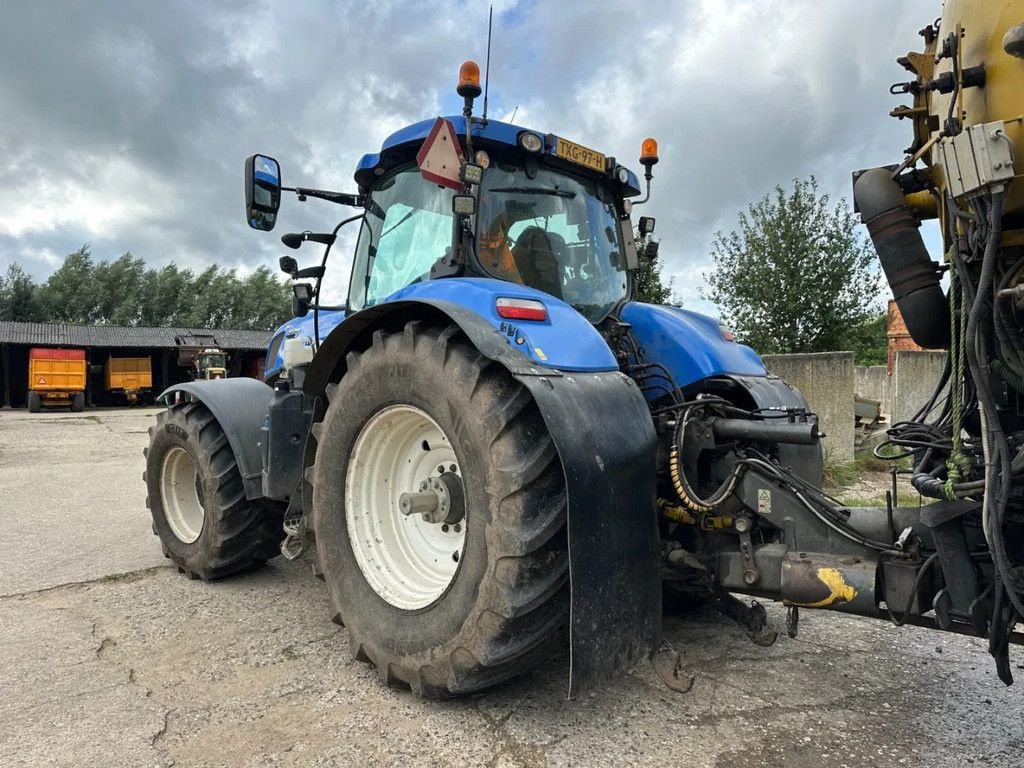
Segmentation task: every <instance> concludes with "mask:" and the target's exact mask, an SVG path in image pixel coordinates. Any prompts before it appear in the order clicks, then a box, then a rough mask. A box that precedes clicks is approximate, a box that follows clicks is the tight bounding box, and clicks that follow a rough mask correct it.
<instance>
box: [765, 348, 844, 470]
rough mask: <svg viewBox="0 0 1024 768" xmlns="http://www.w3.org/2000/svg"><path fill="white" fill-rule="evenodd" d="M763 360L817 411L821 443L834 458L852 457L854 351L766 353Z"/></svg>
mask: <svg viewBox="0 0 1024 768" xmlns="http://www.w3.org/2000/svg"><path fill="white" fill-rule="evenodd" d="M763 359H764V364H765V366H766V367H767V368H768V370H769V371H771V372H772V373H774V374H775V375H776V376H781V377H782V378H783V379H785V380H786V381H788V382H789V383H790V384H792V385H793V386H795V387H796V388H797V389H799V390H800V391H801V392H803V395H804V397H805V398H807V402H808V403H809V404H810V407H811V410H812V411H814V412H815V413H816V414H818V423H819V425H820V429H821V431H823V432H824V433H825V434H826V437H825V439H824V440H823V441H822V445H823V447H824V449H825V453H826V455H828V456H829V457H830V458H831V459H832V460H833V461H840V462H842V461H853V431H854V430H853V388H854V374H853V368H854V366H853V353H852V352H819V353H814V354H799V355H765V356H764V358H763Z"/></svg>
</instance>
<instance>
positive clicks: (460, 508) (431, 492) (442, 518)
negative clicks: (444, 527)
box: [398, 472, 466, 525]
mask: <svg viewBox="0 0 1024 768" xmlns="http://www.w3.org/2000/svg"><path fill="white" fill-rule="evenodd" d="M398 508H399V509H400V510H401V512H402V514H403V515H422V516H423V519H424V520H426V521H427V522H428V523H434V524H437V525H440V524H442V523H447V524H448V525H454V524H455V523H459V522H462V518H464V517H465V516H466V504H465V500H464V495H463V492H462V478H461V477H459V476H458V475H457V474H455V473H454V472H445V473H444V474H442V475H440V476H437V477H428V478H427V479H426V480H424V481H423V482H422V483H420V489H419V491H418V492H414V493H403V494H402V495H401V496H399V497H398Z"/></svg>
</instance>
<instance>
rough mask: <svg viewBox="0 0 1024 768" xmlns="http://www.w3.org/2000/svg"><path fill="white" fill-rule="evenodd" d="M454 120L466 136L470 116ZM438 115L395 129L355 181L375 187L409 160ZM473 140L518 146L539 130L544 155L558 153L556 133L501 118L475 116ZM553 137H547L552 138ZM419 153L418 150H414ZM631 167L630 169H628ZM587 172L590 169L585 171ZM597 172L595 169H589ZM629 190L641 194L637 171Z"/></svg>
mask: <svg viewBox="0 0 1024 768" xmlns="http://www.w3.org/2000/svg"><path fill="white" fill-rule="evenodd" d="M445 119H446V120H449V121H451V123H452V125H454V126H455V132H456V134H458V135H459V136H465V135H466V119H465V118H464V117H463V116H462V115H449V116H448V117H446V118H445ZM435 120H436V118H431V119H429V120H421V121H420V122H418V123H413V124H412V125H409V126H406V127H405V128H402V129H401V130H398V131H395V132H394V133H393V134H391V135H390V136H388V137H387V138H386V139H384V143H383V144H382V145H381V148H380V152H378V153H376V154H371V155H363V157H362V159H361V160H360V161H359V164H358V165H357V166H356V172H355V180H356V183H357V184H359V186H360V187H361V188H369V187H371V186H373V181H374V179H375V178H376V177H377V176H379V175H380V174H381V173H382V172H384V171H387V170H389V169H390V168H392V167H394V166H395V165H397V164H398V163H401V162H406V161H408V159H409V152H408V151H404V152H403V151H402V150H418V149H419V147H420V145H421V144H422V143H423V141H424V140H425V139H426V138H427V134H428V133H430V129H431V127H433V125H434V121H435ZM472 131H473V141H474V142H477V141H481V142H483V143H485V144H492V145H493V144H505V145H507V146H509V147H518V146H519V145H518V139H519V135H520V134H522V133H524V132H529V133H536V134H537V135H538V136H540V137H541V138H544V139H546V140H545V142H544V150H543V152H544V154H546V155H554V152H555V149H554V146H555V142H554V137H553V136H550V135H549V136H545V135H544V134H543V133H541V132H540V131H531V130H530V129H529V128H523V127H522V126H519V125H512V124H511V123H503V122H501V121H499V120H491V119H488V120H487V123H486V124H485V123H483V122H481V121H480V120H479V118H473V123H472ZM549 138H550V140H547V139H549ZM413 154H415V151H413ZM627 170H628V169H627ZM584 172H585V173H587V171H584ZM589 173H590V174H593V173H594V172H593V171H589ZM626 186H627V188H628V191H627V195H639V194H640V180H639V179H638V178H637V176H636V174H635V173H633V171H629V181H628V182H627V184H626Z"/></svg>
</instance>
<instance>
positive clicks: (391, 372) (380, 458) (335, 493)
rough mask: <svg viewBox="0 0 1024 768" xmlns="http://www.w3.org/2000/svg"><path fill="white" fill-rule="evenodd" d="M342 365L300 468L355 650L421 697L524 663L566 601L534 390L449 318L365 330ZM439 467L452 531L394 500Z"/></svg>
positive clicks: (549, 462)
mask: <svg viewBox="0 0 1024 768" xmlns="http://www.w3.org/2000/svg"><path fill="white" fill-rule="evenodd" d="M347 363H348V370H347V372H346V374H345V375H344V377H343V378H342V380H341V382H340V383H339V384H338V385H337V387H336V388H333V389H332V390H331V391H330V392H329V404H328V407H327V409H326V413H325V416H324V419H323V421H322V423H320V424H317V425H315V426H314V430H313V434H314V436H316V437H317V440H318V444H317V450H316V456H315V465H314V469H313V472H312V475H311V477H312V482H313V524H314V529H315V533H316V542H317V551H318V553H319V557H320V561H321V564H322V567H323V571H324V576H325V580H326V582H327V585H328V588H329V590H330V596H331V602H332V604H333V607H334V610H335V611H337V616H336V620H337V621H339V622H340V623H343V624H344V626H345V627H346V628H347V629H348V631H349V642H350V645H351V648H352V652H353V654H354V655H355V656H356V658H359V659H361V660H363V661H369V662H372V663H373V664H374V665H375V666H376V667H377V670H378V673H379V675H380V677H381V679H382V680H383V681H384V682H386V683H388V684H400V685H405V686H409V687H410V688H411V689H412V690H413V692H415V693H416V694H418V695H422V696H447V695H452V694H466V693H471V692H473V691H478V690H481V689H483V688H487V687H490V686H492V685H495V684H497V683H500V682H502V681H504V680H507V679H509V678H511V677H513V676H516V675H519V674H521V673H523V672H526V671H527V670H529V669H530V668H531V667H532V666H534V665H535V664H536V663H537V661H539V660H540V658H541V654H542V653H543V652H544V651H545V650H546V646H547V645H548V641H549V640H551V639H552V638H553V637H555V636H558V635H560V634H561V631H562V630H563V628H564V627H565V625H566V623H567V619H568V610H569V583H568V578H569V559H568V547H567V537H566V497H565V484H564V482H565V481H564V477H563V474H562V468H561V464H560V462H559V459H558V454H557V451H556V449H555V446H554V443H553V442H552V440H551V437H550V435H549V434H548V432H547V428H546V426H545V424H544V421H543V419H542V417H541V414H540V412H539V410H538V409H537V406H536V404H535V403H534V401H533V399H532V397H531V396H530V394H529V392H528V391H527V389H526V388H525V387H523V386H522V385H521V384H520V383H519V382H517V381H516V380H515V379H514V378H513V377H512V376H511V375H510V374H509V373H508V371H507V370H506V369H505V368H504V367H503V366H502V365H500V364H498V363H495V362H494V361H492V360H490V359H488V358H486V357H484V356H482V355H481V354H480V353H479V352H478V351H477V350H476V349H475V348H474V347H473V346H472V345H471V344H470V343H469V342H468V341H467V340H466V339H465V337H464V336H463V335H462V333H461V331H459V329H458V328H457V327H455V326H450V327H447V328H443V329H439V328H435V327H422V326H420V325H419V324H418V323H409V324H408V325H407V326H406V327H405V330H404V332H401V333H391V334H389V333H385V332H382V331H377V332H376V333H375V334H374V337H373V343H372V345H371V346H370V348H369V349H367V350H366V351H365V352H363V353H350V354H349V357H348V360H347ZM441 475H445V476H446V479H447V481H448V482H450V483H452V482H453V483H455V485H456V486H457V490H456V491H455V492H454V493H453V496H452V498H458V497H460V496H461V498H462V499H464V502H463V506H462V509H463V510H464V517H462V518H461V519H460V525H459V526H456V525H455V524H453V523H452V524H449V523H443V522H437V523H431V522H430V521H429V520H427V517H426V515H423V516H421V515H418V514H407V513H406V514H403V513H402V512H401V511H400V508H399V500H400V498H401V497H402V494H403V493H411V492H415V491H419V490H420V488H421V487H422V483H424V482H428V481H431V478H434V479H435V480H438V481H439V480H441V479H444V478H441V477H440V476H441ZM453 476H457V479H454V478H453ZM448 519H449V520H451V519H452V518H451V517H449V518H448ZM432 526H433V529H432ZM446 537H447V538H446ZM446 546H447V549H446ZM403 553H404V554H405V555H406V556H405V557H403V556H402V555H403ZM446 558H449V559H447V560H446Z"/></svg>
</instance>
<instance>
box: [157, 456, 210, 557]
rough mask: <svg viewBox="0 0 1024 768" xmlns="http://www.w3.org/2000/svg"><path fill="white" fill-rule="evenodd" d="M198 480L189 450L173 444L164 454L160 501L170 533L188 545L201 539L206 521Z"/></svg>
mask: <svg viewBox="0 0 1024 768" xmlns="http://www.w3.org/2000/svg"><path fill="white" fill-rule="evenodd" d="M198 480H199V474H198V470H197V469H196V464H195V462H194V461H192V457H191V456H189V454H188V451H186V450H185V449H184V448H181V447H179V446H174V447H172V448H171V449H170V450H169V451H167V453H166V454H164V464H163V467H162V468H161V471H160V500H161V501H162V502H163V509H164V517H166V518H167V525H169V526H170V528H171V533H173V534H174V535H175V536H176V537H177V538H178V539H180V540H181V541H182V542H183V543H185V544H191V543H192V542H193V541H195V540H196V539H198V538H199V535H200V534H201V533H202V532H203V523H204V522H205V521H206V510H204V509H203V503H202V500H201V499H200V498H199V488H198V487H197V486H198Z"/></svg>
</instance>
